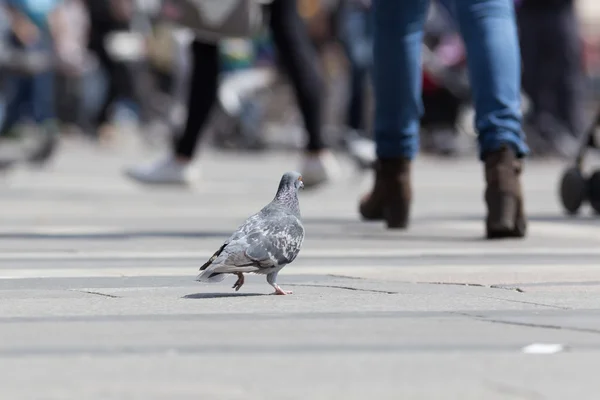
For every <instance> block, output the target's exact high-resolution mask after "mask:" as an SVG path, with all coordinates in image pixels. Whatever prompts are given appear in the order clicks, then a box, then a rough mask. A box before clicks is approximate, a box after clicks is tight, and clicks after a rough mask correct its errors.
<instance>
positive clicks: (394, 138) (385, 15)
mask: <svg viewBox="0 0 600 400" xmlns="http://www.w3.org/2000/svg"><path fill="white" fill-rule="evenodd" d="M428 6H429V1H428V0H411V1H398V0H375V1H374V2H373V10H372V12H373V18H374V20H373V30H374V38H373V84H374V94H375V121H374V127H375V141H376V149H377V158H378V163H377V164H378V165H377V167H376V178H375V186H374V188H373V190H372V191H371V193H369V194H368V195H367V196H365V197H364V198H363V199H362V201H361V205H360V212H361V214H362V216H363V217H364V218H365V219H380V218H385V219H386V222H387V226H388V227H389V228H405V227H406V226H407V225H408V217H409V210H410V202H411V197H412V190H411V183H410V165H411V161H412V160H413V159H414V157H415V156H416V155H417V152H418V150H419V119H420V117H421V115H422V111H423V106H422V103H421V85H422V78H421V77H422V73H421V46H422V42H423V26H424V23H425V17H426V14H427V10H428Z"/></svg>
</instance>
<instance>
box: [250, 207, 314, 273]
mask: <svg viewBox="0 0 600 400" xmlns="http://www.w3.org/2000/svg"><path fill="white" fill-rule="evenodd" d="M246 240H247V241H248V243H249V246H248V248H247V249H246V251H245V256H246V257H247V258H248V259H249V260H251V261H253V262H255V263H257V264H258V266H260V267H261V268H271V267H277V266H283V265H285V264H289V263H291V262H292V261H294V259H295V258H296V256H297V255H298V253H299V252H300V247H301V246H302V242H303V240H304V227H303V226H302V224H301V223H300V221H299V220H298V218H297V217H295V216H293V215H285V216H283V217H280V218H277V219H275V220H271V221H266V222H265V224H263V225H261V226H260V229H257V230H255V231H253V232H251V233H250V234H248V235H247V236H246Z"/></svg>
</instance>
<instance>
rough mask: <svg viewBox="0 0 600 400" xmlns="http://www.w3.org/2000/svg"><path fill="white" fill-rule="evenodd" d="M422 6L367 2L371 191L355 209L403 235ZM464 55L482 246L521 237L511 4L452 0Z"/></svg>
mask: <svg viewBox="0 0 600 400" xmlns="http://www.w3.org/2000/svg"><path fill="white" fill-rule="evenodd" d="M428 6H429V1H428V0H413V1H398V0H374V3H373V13H374V15H373V16H374V27H375V31H374V52H373V54H374V89H375V102H376V109H375V122H374V124H375V140H376V144H377V157H378V165H377V168H376V173H375V175H376V176H375V184H374V187H373V189H372V191H371V192H370V193H369V194H367V195H366V196H365V197H364V198H363V199H362V201H361V203H360V212H361V214H362V215H363V217H364V218H366V219H385V221H386V223H387V226H388V228H406V227H407V226H408V225H409V214H410V208H411V202H412V184H411V179H412V176H411V168H412V161H413V160H414V158H415V157H416V155H417V152H418V150H419V117H420V116H421V114H422V102H421V85H422V79H421V77H422V74H421V61H420V60H421V46H422V42H423V25H424V22H425V18H426V15H427V10H428ZM452 6H453V9H454V11H455V14H456V17H457V19H458V21H459V25H460V30H461V34H462V37H463V40H464V41H465V44H466V48H467V54H468V67H469V73H470V81H471V84H472V92H473V99H474V102H475V109H476V118H475V126H476V129H477V131H478V134H479V136H478V142H479V149H480V153H479V158H480V160H481V161H483V163H484V170H485V179H486V185H487V186H486V189H485V202H486V205H487V217H486V232H487V237H488V238H499V237H523V236H525V233H526V217H525V213H524V204H523V194H522V190H521V182H520V174H521V169H522V160H521V159H522V158H523V157H524V156H525V155H527V154H528V152H529V149H528V147H527V145H526V143H525V140H524V135H523V132H522V129H521V113H520V83H521V75H520V55H519V43H518V37H517V27H516V21H515V13H514V5H513V3H512V0H454V1H453V2H452Z"/></svg>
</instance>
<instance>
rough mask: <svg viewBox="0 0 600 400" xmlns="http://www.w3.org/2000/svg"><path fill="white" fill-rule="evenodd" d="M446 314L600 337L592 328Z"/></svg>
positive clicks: (456, 313)
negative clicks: (591, 334)
mask: <svg viewBox="0 0 600 400" xmlns="http://www.w3.org/2000/svg"><path fill="white" fill-rule="evenodd" d="M448 314H454V315H461V316H463V317H468V318H471V319H473V320H475V321H481V322H489V323H491V324H500V325H512V326H522V327H526V328H540V329H552V330H564V331H569V332H582V333H593V334H596V335H600V330H598V329H592V328H577V327H572V326H560V325H551V324H536V323H534V322H518V321H507V320H503V319H492V318H488V317H485V316H483V315H477V314H469V313H464V312H457V311H448Z"/></svg>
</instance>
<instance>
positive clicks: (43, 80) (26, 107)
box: [0, 35, 55, 132]
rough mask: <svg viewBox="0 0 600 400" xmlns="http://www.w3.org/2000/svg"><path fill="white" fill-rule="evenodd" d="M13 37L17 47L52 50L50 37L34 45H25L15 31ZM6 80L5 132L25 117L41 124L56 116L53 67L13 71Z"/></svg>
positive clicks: (11, 40) (34, 50)
mask: <svg viewBox="0 0 600 400" xmlns="http://www.w3.org/2000/svg"><path fill="white" fill-rule="evenodd" d="M9 41H10V43H11V45H13V46H14V47H15V48H18V49H20V50H24V51H32V52H42V51H45V52H50V51H51V44H50V41H49V39H48V40H40V41H39V42H38V43H35V44H33V45H31V46H24V45H23V44H21V43H20V42H19V41H18V39H17V38H16V37H15V36H14V35H11V36H10V38H9ZM6 81H7V84H6V95H7V107H6V113H5V118H4V121H3V123H2V128H1V129H0V131H1V132H6V131H8V130H10V129H11V128H12V127H13V126H14V125H15V124H16V123H18V122H19V120H20V119H21V118H22V117H29V118H31V119H33V121H34V122H35V123H38V124H41V123H45V122H48V121H51V120H53V119H54V118H55V108H54V107H55V105H54V72H53V71H44V72H40V73H36V74H33V75H27V74H18V73H11V74H10V76H8V77H7V79H6Z"/></svg>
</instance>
